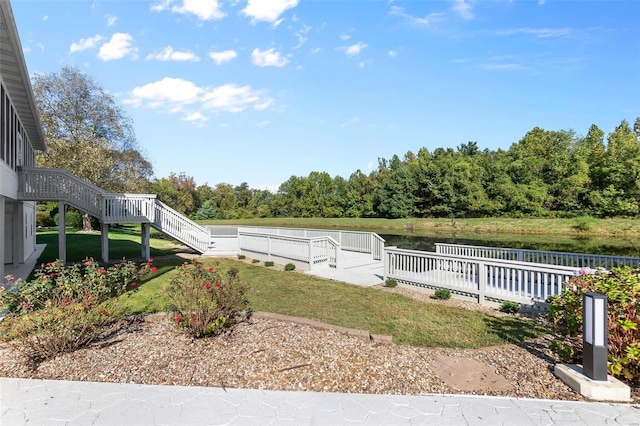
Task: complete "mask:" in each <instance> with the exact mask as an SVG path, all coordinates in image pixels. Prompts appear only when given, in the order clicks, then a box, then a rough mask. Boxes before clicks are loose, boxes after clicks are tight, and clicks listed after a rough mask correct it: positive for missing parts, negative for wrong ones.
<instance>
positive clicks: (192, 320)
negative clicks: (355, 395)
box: [167, 261, 248, 338]
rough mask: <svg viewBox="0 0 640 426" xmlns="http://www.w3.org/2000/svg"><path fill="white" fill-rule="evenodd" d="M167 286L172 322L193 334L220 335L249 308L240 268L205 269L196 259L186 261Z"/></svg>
mask: <svg viewBox="0 0 640 426" xmlns="http://www.w3.org/2000/svg"><path fill="white" fill-rule="evenodd" d="M176 270H177V271H176V276H175V277H174V278H173V279H172V280H171V283H170V284H169V286H168V288H167V292H168V296H169V300H170V304H169V310H170V312H171V313H172V317H171V321H172V322H173V323H174V324H175V325H176V326H177V327H178V328H179V329H180V330H182V331H184V332H185V333H187V334H189V335H190V336H192V337H195V338H200V337H206V336H210V335H218V334H220V333H221V332H222V331H223V330H224V329H225V328H227V327H230V326H232V325H233V324H235V323H236V322H237V321H239V317H240V315H239V313H240V311H241V310H244V309H245V308H247V306H248V303H247V300H246V298H245V293H246V291H247V288H246V286H245V285H243V284H242V283H241V281H240V279H239V277H238V270H237V269H230V270H229V271H227V272H226V273H222V272H221V271H220V270H219V269H218V267H217V265H216V266H215V267H209V268H205V267H204V265H203V264H202V263H200V262H197V261H192V262H191V263H188V262H184V263H183V264H182V266H179V267H177V268H176Z"/></svg>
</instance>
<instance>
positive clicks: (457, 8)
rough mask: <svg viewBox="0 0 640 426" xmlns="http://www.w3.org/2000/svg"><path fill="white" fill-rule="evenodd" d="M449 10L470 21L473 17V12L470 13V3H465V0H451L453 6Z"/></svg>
mask: <svg viewBox="0 0 640 426" xmlns="http://www.w3.org/2000/svg"><path fill="white" fill-rule="evenodd" d="M451 10H453V11H454V12H455V13H457V14H458V15H460V17H461V18H462V19H464V20H465V21H470V20H472V19H473V13H471V4H469V3H467V2H466V1H465V0H453V6H452V7H451Z"/></svg>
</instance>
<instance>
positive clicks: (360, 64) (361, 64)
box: [358, 61, 366, 68]
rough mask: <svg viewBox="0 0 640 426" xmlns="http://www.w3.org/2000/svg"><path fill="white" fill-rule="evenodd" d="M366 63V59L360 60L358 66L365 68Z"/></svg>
mask: <svg viewBox="0 0 640 426" xmlns="http://www.w3.org/2000/svg"><path fill="white" fill-rule="evenodd" d="M365 65H366V64H365V63H364V61H360V62H358V68H364V66H365Z"/></svg>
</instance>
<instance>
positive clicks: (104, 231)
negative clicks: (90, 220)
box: [100, 222, 109, 263]
mask: <svg viewBox="0 0 640 426" xmlns="http://www.w3.org/2000/svg"><path fill="white" fill-rule="evenodd" d="M100 240H101V244H100V245H101V248H102V261H103V262H104V263H109V224H108V223H104V222H102V223H100Z"/></svg>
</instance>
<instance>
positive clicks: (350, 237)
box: [238, 226, 384, 260]
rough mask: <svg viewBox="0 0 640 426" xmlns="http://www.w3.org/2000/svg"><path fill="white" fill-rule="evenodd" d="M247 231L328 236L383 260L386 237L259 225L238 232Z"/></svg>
mask: <svg viewBox="0 0 640 426" xmlns="http://www.w3.org/2000/svg"><path fill="white" fill-rule="evenodd" d="M245 231H246V232H255V233H259V234H270V235H288V236H296V237H303V238H312V237H326V236H328V237H331V238H333V239H334V240H335V241H337V242H338V243H339V244H340V248H341V249H342V250H344V251H352V252H358V253H368V254H371V255H372V256H373V259H374V260H382V255H383V253H384V239H383V238H382V237H381V236H380V235H378V234H376V233H375V232H363V231H341V230H328V229H309V228H278V227H257V226H239V227H238V232H245Z"/></svg>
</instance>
